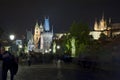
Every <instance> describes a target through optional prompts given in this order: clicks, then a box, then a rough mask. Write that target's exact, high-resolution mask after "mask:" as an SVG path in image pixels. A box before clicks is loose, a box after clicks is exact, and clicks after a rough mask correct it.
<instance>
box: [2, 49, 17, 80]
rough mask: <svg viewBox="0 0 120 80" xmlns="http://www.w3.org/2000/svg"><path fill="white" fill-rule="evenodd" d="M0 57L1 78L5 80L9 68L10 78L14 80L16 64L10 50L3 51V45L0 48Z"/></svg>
mask: <svg viewBox="0 0 120 80" xmlns="http://www.w3.org/2000/svg"><path fill="white" fill-rule="evenodd" d="M0 59H1V60H2V61H3V65H2V80H7V72H8V70H10V80H14V75H15V74H16V73H17V70H18V65H17V62H15V57H14V55H12V54H11V53H10V52H8V51H5V48H4V47H1V48H0Z"/></svg>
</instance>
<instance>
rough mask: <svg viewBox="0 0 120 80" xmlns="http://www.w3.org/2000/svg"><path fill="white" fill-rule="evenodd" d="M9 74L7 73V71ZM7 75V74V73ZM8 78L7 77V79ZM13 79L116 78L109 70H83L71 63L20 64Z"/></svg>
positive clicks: (69, 79)
mask: <svg viewBox="0 0 120 80" xmlns="http://www.w3.org/2000/svg"><path fill="white" fill-rule="evenodd" d="M8 74H9V73H8ZM8 77H9V75H8ZM8 80H9V79H8ZM15 80H116V79H114V76H113V74H112V73H111V72H109V71H103V70H85V69H82V68H80V67H79V66H76V65H73V64H64V65H61V66H60V67H57V66H56V65H55V64H39V65H31V66H27V65H20V66H19V71H18V73H17V75H16V76H15Z"/></svg>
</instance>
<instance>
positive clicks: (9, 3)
mask: <svg viewBox="0 0 120 80" xmlns="http://www.w3.org/2000/svg"><path fill="white" fill-rule="evenodd" d="M103 13H104V16H105V18H106V19H109V18H111V19H112V22H113V23H120V2H119V0H0V27H2V28H3V29H4V30H5V29H6V31H5V32H7V33H18V34H25V31H26V29H30V28H32V29H33V28H34V26H35V23H36V21H38V22H39V23H41V22H43V20H44V17H48V16H49V19H50V25H51V26H52V25H53V27H54V32H65V31H68V29H69V27H70V25H71V24H72V22H73V21H78V22H80V21H81V22H86V23H88V24H89V26H92V25H93V24H94V21H95V18H97V19H98V20H99V19H101V17H102V14H103Z"/></svg>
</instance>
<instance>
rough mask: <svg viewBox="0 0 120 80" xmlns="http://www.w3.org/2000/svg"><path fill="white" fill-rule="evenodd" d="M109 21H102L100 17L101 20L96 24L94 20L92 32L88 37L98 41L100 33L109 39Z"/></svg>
mask: <svg viewBox="0 0 120 80" xmlns="http://www.w3.org/2000/svg"><path fill="white" fill-rule="evenodd" d="M110 24H111V19H109V22H108V23H107V21H106V20H105V19H104V15H103V16H102V18H101V20H100V21H99V22H98V21H97V20H95V23H94V30H93V31H91V32H90V35H92V36H93V38H94V39H96V40H97V39H99V38H100V35H101V33H104V34H105V35H106V36H108V37H110V30H111V27H110Z"/></svg>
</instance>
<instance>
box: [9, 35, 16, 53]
mask: <svg viewBox="0 0 120 80" xmlns="http://www.w3.org/2000/svg"><path fill="white" fill-rule="evenodd" d="M9 38H10V40H11V45H10V51H11V52H12V45H13V40H14V39H15V35H13V34H11V35H10V36H9Z"/></svg>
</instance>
